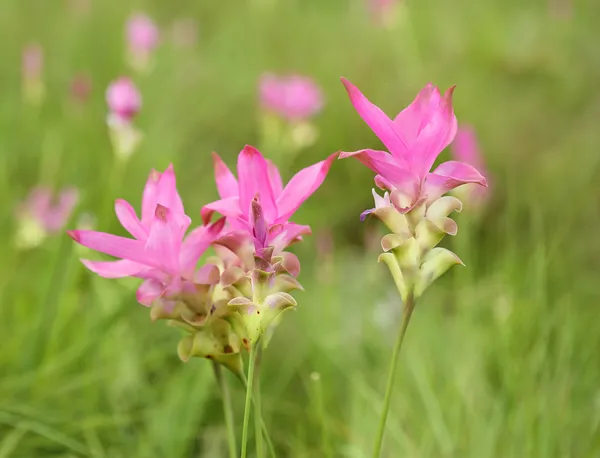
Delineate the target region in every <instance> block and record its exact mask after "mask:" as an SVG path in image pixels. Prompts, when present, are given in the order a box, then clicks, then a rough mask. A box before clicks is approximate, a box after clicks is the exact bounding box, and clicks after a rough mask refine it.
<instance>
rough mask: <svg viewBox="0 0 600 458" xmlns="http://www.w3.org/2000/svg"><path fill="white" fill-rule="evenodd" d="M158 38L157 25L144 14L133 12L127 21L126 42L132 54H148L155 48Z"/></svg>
mask: <svg viewBox="0 0 600 458" xmlns="http://www.w3.org/2000/svg"><path fill="white" fill-rule="evenodd" d="M158 40H159V31H158V27H157V26H156V24H155V23H154V21H153V20H152V19H151V18H150V17H149V16H146V15H145V14H141V13H138V14H135V15H133V16H132V17H131V18H130V19H129V21H128V22H127V43H128V45H129V50H130V52H131V53H133V54H138V53H142V54H148V53H150V52H151V51H153V50H154V48H156V46H157V45H158Z"/></svg>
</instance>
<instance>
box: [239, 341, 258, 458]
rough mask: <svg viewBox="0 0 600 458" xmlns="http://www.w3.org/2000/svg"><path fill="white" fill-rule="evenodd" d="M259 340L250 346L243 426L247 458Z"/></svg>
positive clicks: (243, 453)
mask: <svg viewBox="0 0 600 458" xmlns="http://www.w3.org/2000/svg"><path fill="white" fill-rule="evenodd" d="M257 345H258V342H255V343H254V344H253V345H252V346H251V347H250V358H249V362H248V382H247V385H246V402H245V404H244V424H243V426H242V454H241V458H246V456H247V450H248V424H249V423H250V409H251V408H252V383H253V381H254V366H255V364H256V348H257Z"/></svg>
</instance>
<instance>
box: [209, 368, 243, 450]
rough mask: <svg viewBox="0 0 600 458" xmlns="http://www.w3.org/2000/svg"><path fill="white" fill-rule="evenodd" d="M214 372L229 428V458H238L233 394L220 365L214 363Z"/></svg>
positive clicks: (226, 424) (226, 423)
mask: <svg viewBox="0 0 600 458" xmlns="http://www.w3.org/2000/svg"><path fill="white" fill-rule="evenodd" d="M213 370H214V371H215V378H216V379H217V384H218V385H219V388H220V389H221V396H222V398H223V414H224V415H225V426H226V427H227V444H228V448H229V458H237V445H236V442H235V426H234V422H233V406H232V405H231V393H230V392H229V385H228V384H227V380H225V376H224V375H223V369H222V368H221V365H220V364H219V363H215V362H214V361H213Z"/></svg>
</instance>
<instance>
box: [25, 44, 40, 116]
mask: <svg viewBox="0 0 600 458" xmlns="http://www.w3.org/2000/svg"><path fill="white" fill-rule="evenodd" d="M43 73H44V50H43V48H42V46H41V45H40V44H39V43H30V44H28V45H27V46H25V48H24V49H23V55H22V62H21V74H22V85H23V98H24V99H25V101H26V102H27V103H30V104H32V105H40V104H41V103H42V102H43V100H44V95H45V87H44V78H43Z"/></svg>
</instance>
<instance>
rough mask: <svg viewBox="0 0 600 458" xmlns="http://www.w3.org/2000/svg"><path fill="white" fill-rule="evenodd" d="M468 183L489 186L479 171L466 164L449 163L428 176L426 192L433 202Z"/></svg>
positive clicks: (441, 165)
mask: <svg viewBox="0 0 600 458" xmlns="http://www.w3.org/2000/svg"><path fill="white" fill-rule="evenodd" d="M467 183H477V184H480V185H481V186H487V181H486V179H485V178H484V177H483V175H481V173H479V172H478V171H477V169H476V168H475V167H473V166H471V165H469V164H465V163H464V162H457V161H448V162H444V163H443V164H440V166H439V167H438V168H436V169H435V170H434V171H433V173H429V174H428V175H427V180H426V182H425V192H426V194H427V200H428V202H433V201H435V200H437V199H438V198H439V197H441V196H442V195H444V194H445V193H447V192H448V191H450V190H452V189H454V188H456V187H458V186H460V185H463V184H467Z"/></svg>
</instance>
